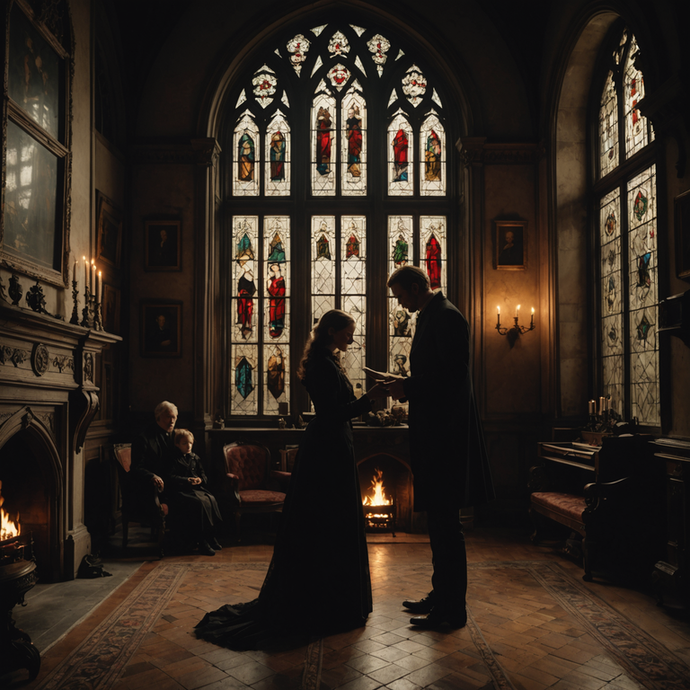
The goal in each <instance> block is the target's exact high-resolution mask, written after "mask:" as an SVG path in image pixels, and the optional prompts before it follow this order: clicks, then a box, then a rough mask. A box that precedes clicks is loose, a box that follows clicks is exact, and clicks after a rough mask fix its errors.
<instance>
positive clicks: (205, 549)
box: [199, 541, 216, 556]
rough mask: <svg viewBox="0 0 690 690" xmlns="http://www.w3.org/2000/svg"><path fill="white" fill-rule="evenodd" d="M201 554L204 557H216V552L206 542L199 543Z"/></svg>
mask: <svg viewBox="0 0 690 690" xmlns="http://www.w3.org/2000/svg"><path fill="white" fill-rule="evenodd" d="M199 553H200V554H203V555H204V556H215V555H216V552H215V551H214V550H213V549H212V548H211V545H210V544H209V543H208V542H205V541H202V542H199Z"/></svg>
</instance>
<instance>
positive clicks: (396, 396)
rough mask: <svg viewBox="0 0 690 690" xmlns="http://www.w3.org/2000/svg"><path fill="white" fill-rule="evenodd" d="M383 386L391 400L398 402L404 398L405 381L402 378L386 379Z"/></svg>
mask: <svg viewBox="0 0 690 690" xmlns="http://www.w3.org/2000/svg"><path fill="white" fill-rule="evenodd" d="M383 385H384V386H385V387H386V388H387V389H388V395H390V396H391V398H393V400H400V399H401V398H404V397H405V379H404V377H402V376H396V377H395V378H392V377H391V378H389V379H386V380H385V381H384V383H383Z"/></svg>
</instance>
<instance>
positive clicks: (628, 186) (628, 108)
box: [594, 28, 660, 426]
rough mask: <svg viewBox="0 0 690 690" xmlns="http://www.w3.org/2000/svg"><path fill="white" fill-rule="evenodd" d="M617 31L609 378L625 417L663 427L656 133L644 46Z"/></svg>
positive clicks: (606, 232) (605, 154) (604, 198)
mask: <svg viewBox="0 0 690 690" xmlns="http://www.w3.org/2000/svg"><path fill="white" fill-rule="evenodd" d="M614 31H615V36H614V40H613V43H612V45H613V46H614V47H612V48H611V50H610V52H609V54H608V57H607V63H606V64H605V65H603V66H602V72H603V73H604V75H605V78H604V80H603V86H602V89H601V92H600V93H601V97H600V101H599V108H598V132H599V138H598V152H597V156H596V159H597V160H598V163H599V165H598V168H599V170H598V178H599V179H598V181H597V182H596V183H595V185H594V192H595V195H596V196H597V197H598V199H599V201H598V211H599V212H598V233H597V239H598V247H599V250H598V251H599V262H598V265H599V276H600V279H599V309H600V319H599V324H600V328H599V332H600V341H599V342H600V352H601V357H600V361H601V378H602V384H603V394H604V395H605V396H607V397H610V399H611V403H612V407H613V410H614V411H615V412H616V413H617V414H619V415H620V416H621V417H623V418H627V419H630V418H636V419H637V420H638V421H639V423H640V424H643V425H646V426H659V424H660V391H659V345H658V340H657V322H658V301H659V296H658V289H657V282H658V275H657V271H658V268H657V267H658V261H657V205H656V187H657V182H656V164H655V163H654V160H655V158H654V153H655V152H654V147H653V146H652V142H653V141H654V130H653V128H652V126H651V123H650V122H649V121H648V120H647V119H646V118H645V117H643V116H642V115H641V114H640V112H639V109H638V107H637V105H638V102H639V101H640V100H641V99H642V97H643V95H644V75H643V74H642V72H641V71H640V70H639V69H638V68H637V67H636V62H637V58H638V53H639V46H638V44H637V41H636V40H635V37H634V36H633V35H632V34H631V33H630V32H628V31H627V30H626V29H624V28H618V29H614ZM633 156H634V158H633ZM631 159H632V160H631Z"/></svg>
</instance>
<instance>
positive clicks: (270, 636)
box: [196, 309, 387, 649]
mask: <svg viewBox="0 0 690 690" xmlns="http://www.w3.org/2000/svg"><path fill="white" fill-rule="evenodd" d="M354 331H355V322H354V319H353V318H352V317H351V316H350V315H349V314H347V313H345V312H343V311H340V310H337V309H334V310H331V311H329V312H327V313H326V314H324V315H323V317H321V320H320V321H319V323H318V325H317V326H316V328H314V331H313V334H312V337H311V339H310V340H309V342H308V343H307V345H306V347H305V350H304V355H303V357H302V361H301V364H300V368H299V371H298V376H299V378H300V379H301V381H302V383H303V384H304V385H305V386H306V388H307V391H308V392H309V395H310V396H311V399H312V402H313V403H314V409H315V412H316V416H315V417H314V419H313V420H312V421H311V422H310V423H309V426H308V427H307V429H306V431H305V432H304V436H303V438H302V442H301V443H300V447H299V452H298V453H297V458H296V459H295V465H294V468H293V471H292V478H291V480H290V488H289V490H288V493H287V497H286V499H285V506H284V509H283V514H282V518H281V524H280V528H279V531H278V536H277V539H276V544H275V548H274V551H273V559H272V561H271V564H270V566H269V569H268V573H267V575H266V579H265V580H264V584H263V586H262V588H261V593H260V594H259V598H258V599H255V600H254V601H251V602H247V603H243V604H236V605H226V606H223V607H221V608H220V609H218V610H217V611H213V612H211V613H208V614H206V616H204V618H203V620H202V621H201V622H200V623H199V624H198V625H197V627H196V634H197V637H201V638H203V639H205V640H208V641H209V642H214V643H216V644H218V645H222V646H225V647H230V648H232V649H252V648H258V647H260V646H266V645H268V644H269V643H271V642H274V641H276V640H279V639H280V638H284V637H286V636H288V635H290V634H294V633H306V634H309V635H326V634H331V633H334V632H340V631H343V630H349V629H352V628H356V627H360V626H362V625H364V624H365V622H366V619H367V616H368V615H369V613H370V612H371V610H372V600H371V581H370V579H369V559H368V555H367V544H366V537H365V532H364V515H363V511H362V498H361V495H360V488H359V477H358V474H357V466H356V463H355V453H354V445H353V436H352V422H351V420H352V419H353V418H354V417H358V416H359V415H361V414H363V413H365V412H368V411H369V410H370V409H371V400H372V399H378V398H385V397H387V393H386V391H385V390H384V389H383V388H382V387H381V386H380V385H376V386H374V388H372V389H370V390H369V392H368V393H367V394H366V395H363V396H362V397H361V398H359V399H358V398H356V397H355V395H354V393H353V389H352V384H351V383H350V380H349V379H348V377H347V375H346V374H345V372H344V371H343V369H342V367H341V366H340V361H339V358H338V356H337V355H336V351H339V352H345V351H346V350H347V348H348V346H349V345H351V344H352V342H353V335H354Z"/></svg>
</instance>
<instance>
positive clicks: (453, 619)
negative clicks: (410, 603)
mask: <svg viewBox="0 0 690 690" xmlns="http://www.w3.org/2000/svg"><path fill="white" fill-rule="evenodd" d="M410 625H416V626H417V627H418V628H424V629H426V630H440V631H444V630H456V629H457V628H464V627H465V626H466V625H467V613H464V612H463V613H451V612H445V611H436V610H432V612H431V613H430V614H429V615H428V616H413V617H412V618H410Z"/></svg>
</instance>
